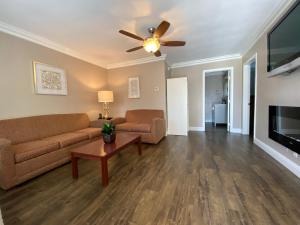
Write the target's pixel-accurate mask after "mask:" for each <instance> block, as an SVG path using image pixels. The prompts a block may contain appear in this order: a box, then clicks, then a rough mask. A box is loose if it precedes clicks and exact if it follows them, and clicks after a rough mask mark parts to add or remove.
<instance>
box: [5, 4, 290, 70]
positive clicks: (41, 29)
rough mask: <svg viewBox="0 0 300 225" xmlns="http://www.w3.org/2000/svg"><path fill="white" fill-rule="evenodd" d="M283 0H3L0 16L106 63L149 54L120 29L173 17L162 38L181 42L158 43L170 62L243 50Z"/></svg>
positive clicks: (140, 28) (138, 29)
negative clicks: (171, 45)
mask: <svg viewBox="0 0 300 225" xmlns="http://www.w3.org/2000/svg"><path fill="white" fill-rule="evenodd" d="M286 2H287V0H180V1H179V0H126V1H125V0H110V1H109V0H107V1H104V0H64V1H62V0H26V1H24V0H1V1H0V21H1V22H3V23H5V24H9V25H11V26H14V27H17V28H20V29H23V30H25V31H27V32H30V33H32V34H35V35H38V36H40V37H43V38H46V39H48V40H50V41H51V42H53V43H55V44H58V45H59V46H64V47H65V48H66V50H69V51H73V52H77V53H80V55H81V56H84V58H85V59H87V60H88V61H90V62H93V63H96V64H98V65H102V66H107V65H108V64H112V63H119V62H123V61H128V60H135V59H139V58H144V57H148V56H150V55H149V53H146V52H145V51H144V50H140V51H137V52H134V53H126V52H125V50H127V49H129V48H132V47H135V46H139V45H140V42H139V41H137V40H134V39H130V38H127V37H125V36H123V35H121V34H119V33H118V30H119V29H124V30H128V31H130V32H133V33H136V34H139V35H141V36H147V28H148V27H151V26H157V25H158V24H159V23H160V22H161V21H162V20H167V21H169V22H170V23H171V27H170V29H169V31H168V32H167V33H166V34H165V36H164V38H163V39H164V40H185V41H186V42H187V45H186V46H185V47H180V48H166V47H162V49H161V51H162V53H165V54H167V61H168V62H169V64H173V63H178V62H183V61H189V60H197V59H204V58H210V57H218V56H223V55H231V54H238V53H243V51H245V50H246V49H247V48H248V47H249V45H250V44H251V42H253V41H254V40H255V38H256V37H257V36H258V34H259V33H260V32H261V31H262V29H263V27H264V26H266V23H267V22H268V21H269V20H270V16H271V15H274V12H276V11H278V10H279V9H280V8H281V7H282V6H283V4H284V3H286Z"/></svg>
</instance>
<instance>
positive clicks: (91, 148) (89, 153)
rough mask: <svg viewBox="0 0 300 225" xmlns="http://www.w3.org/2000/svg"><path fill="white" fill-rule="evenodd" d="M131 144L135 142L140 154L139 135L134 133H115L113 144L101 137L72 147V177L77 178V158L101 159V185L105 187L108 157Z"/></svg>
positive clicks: (106, 183)
mask: <svg viewBox="0 0 300 225" xmlns="http://www.w3.org/2000/svg"><path fill="white" fill-rule="evenodd" d="M131 144H137V147H138V153H139V155H141V154H142V148H141V136H140V135H136V134H126V133H117V138H116V141H115V143H113V144H105V143H104V142H103V140H102V138H101V139H99V140H95V141H92V142H90V143H88V144H85V145H81V146H78V147H76V148H74V149H73V150H71V159H72V172H73V178H74V179H77V178H78V159H89V160H99V161H101V171H102V185H103V186H104V187H106V186H107V185H108V167H107V161H108V159H109V158H111V157H112V156H113V155H115V154H116V153H118V152H120V151H121V150H123V149H124V148H125V147H127V146H129V145H131Z"/></svg>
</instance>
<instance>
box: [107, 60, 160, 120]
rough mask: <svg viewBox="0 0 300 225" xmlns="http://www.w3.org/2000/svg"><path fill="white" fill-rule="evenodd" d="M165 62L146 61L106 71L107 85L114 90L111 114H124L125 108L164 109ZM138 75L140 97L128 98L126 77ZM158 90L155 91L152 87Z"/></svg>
mask: <svg viewBox="0 0 300 225" xmlns="http://www.w3.org/2000/svg"><path fill="white" fill-rule="evenodd" d="M165 70H166V64H165V62H164V61H159V62H153V63H146V64H140V65H134V66H128V67H122V68H116V69H111V70H109V71H108V85H109V88H110V89H111V90H113V92H114V98H115V99H114V103H113V104H112V109H111V114H112V115H113V116H124V115H125V112H126V110H127V109H163V110H165V109H166V78H165V73H166V71H165ZM136 76H138V77H139V80H140V96H141V97H140V98H138V99H129V98H128V77H136ZM155 87H158V88H159V91H158V92H155V91H154V88H155Z"/></svg>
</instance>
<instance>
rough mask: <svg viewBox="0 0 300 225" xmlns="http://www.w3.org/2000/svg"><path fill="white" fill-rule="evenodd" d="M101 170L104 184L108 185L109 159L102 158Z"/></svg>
mask: <svg viewBox="0 0 300 225" xmlns="http://www.w3.org/2000/svg"><path fill="white" fill-rule="evenodd" d="M101 170H102V185H103V187H106V186H107V185H108V168H107V159H105V158H102V159H101Z"/></svg>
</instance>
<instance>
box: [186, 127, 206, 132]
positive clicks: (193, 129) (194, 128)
mask: <svg viewBox="0 0 300 225" xmlns="http://www.w3.org/2000/svg"><path fill="white" fill-rule="evenodd" d="M189 130H190V131H205V128H204V127H190V129H189Z"/></svg>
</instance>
